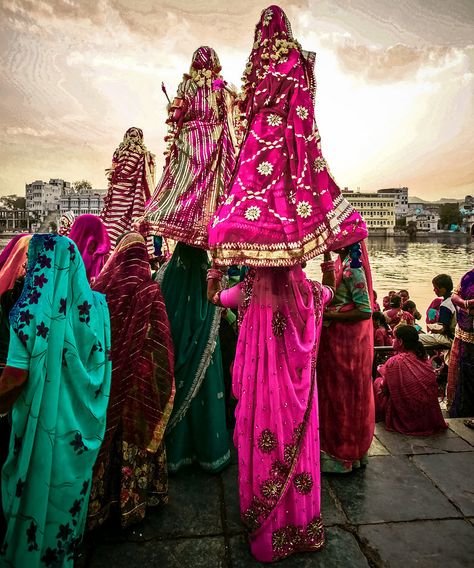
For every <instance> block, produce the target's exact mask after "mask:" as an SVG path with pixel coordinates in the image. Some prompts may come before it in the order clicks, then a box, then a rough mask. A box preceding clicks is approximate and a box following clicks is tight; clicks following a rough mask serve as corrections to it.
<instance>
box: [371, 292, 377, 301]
mask: <svg viewBox="0 0 474 568" xmlns="http://www.w3.org/2000/svg"><path fill="white" fill-rule="evenodd" d="M372 294H373V296H374V300H377V292H376V291H375V290H372Z"/></svg>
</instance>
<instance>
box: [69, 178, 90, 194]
mask: <svg viewBox="0 0 474 568" xmlns="http://www.w3.org/2000/svg"><path fill="white" fill-rule="evenodd" d="M72 189H73V190H74V191H78V192H81V191H84V190H87V189H92V184H91V182H90V181H88V180H86V179H81V180H78V181H73V182H72Z"/></svg>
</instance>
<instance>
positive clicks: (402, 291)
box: [398, 288, 410, 296]
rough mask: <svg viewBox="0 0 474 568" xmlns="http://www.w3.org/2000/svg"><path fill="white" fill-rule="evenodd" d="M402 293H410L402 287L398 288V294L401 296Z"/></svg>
mask: <svg viewBox="0 0 474 568" xmlns="http://www.w3.org/2000/svg"><path fill="white" fill-rule="evenodd" d="M402 293H405V294H406V295H407V296H410V294H409V293H408V290H405V289H404V288H402V289H401V290H400V292H398V295H399V296H401V295H402Z"/></svg>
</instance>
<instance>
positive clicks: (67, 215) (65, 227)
mask: <svg viewBox="0 0 474 568" xmlns="http://www.w3.org/2000/svg"><path fill="white" fill-rule="evenodd" d="M75 218H76V216H75V215H74V212H73V211H65V212H64V213H63V214H62V215H61V217H60V218H59V229H58V235H61V236H63V237H67V236H68V235H69V233H70V231H71V227H72V225H73V223H74V220H75Z"/></svg>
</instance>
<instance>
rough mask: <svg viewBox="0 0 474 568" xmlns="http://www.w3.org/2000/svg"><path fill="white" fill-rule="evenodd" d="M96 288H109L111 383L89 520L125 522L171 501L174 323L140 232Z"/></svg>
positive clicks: (125, 241)
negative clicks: (168, 437)
mask: <svg viewBox="0 0 474 568" xmlns="http://www.w3.org/2000/svg"><path fill="white" fill-rule="evenodd" d="M94 290H96V291H98V292H102V293H103V294H105V296H106V298H107V304H108V306H109V311H110V324H111V330H112V350H111V359H112V387H111V391H110V401H109V407H108V410H107V430H106V433H105V436H104V442H103V444H102V447H101V449H100V453H99V457H98V458H97V462H96V464H95V467H94V478H93V482H92V490H91V501H90V506H89V519H88V524H89V526H90V527H94V526H97V525H100V524H102V523H103V522H104V521H105V520H106V519H107V518H108V517H111V516H115V517H116V518H118V519H120V523H121V525H122V527H125V526H127V525H129V524H131V523H134V522H137V521H141V520H142V519H143V518H144V516H145V513H146V508H147V506H156V505H159V504H160V503H163V502H166V500H167V494H168V473H167V470H166V452H165V447H164V443H163V438H164V432H165V428H166V425H167V422H168V419H169V417H170V414H171V409H172V406H173V396H174V379H173V345H172V341H171V333H170V328H169V322H168V317H167V315H166V309H165V304H164V301H163V296H162V295H161V290H160V287H159V285H158V284H157V283H156V282H153V280H152V279H151V270H150V264H149V262H148V252H147V248H146V245H145V241H144V239H143V237H142V236H140V235H138V234H137V233H128V234H127V235H125V236H124V237H123V238H122V239H121V240H120V242H119V244H118V245H117V247H116V248H115V251H114V252H113V254H112V256H111V257H110V258H109V260H108V262H107V264H106V265H105V266H104V268H103V270H102V272H101V274H100V276H99V278H98V279H97V280H96V282H95V284H94Z"/></svg>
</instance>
